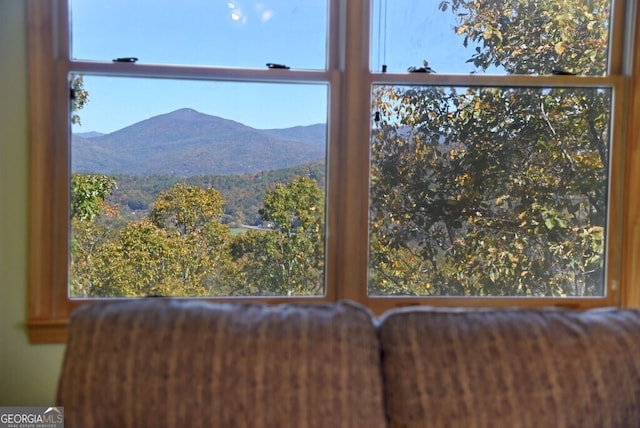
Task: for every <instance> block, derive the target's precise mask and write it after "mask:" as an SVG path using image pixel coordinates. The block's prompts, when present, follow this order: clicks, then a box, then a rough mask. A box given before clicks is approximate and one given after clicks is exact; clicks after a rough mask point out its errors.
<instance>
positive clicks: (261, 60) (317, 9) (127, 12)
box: [70, 0, 327, 69]
mask: <svg viewBox="0 0 640 428" xmlns="http://www.w3.org/2000/svg"><path fill="white" fill-rule="evenodd" d="M70 4H71V18H72V19H71V23H72V24H71V27H72V28H71V30H72V57H73V58H78V59H88V60H99V61H111V60H112V59H114V58H120V57H136V58H138V59H139V62H143V63H156V64H193V65H214V66H232V67H258V68H262V67H265V64H266V63H269V62H272V63H284V64H286V65H288V66H290V67H293V68H310V69H324V68H325V66H326V57H327V55H326V45H327V2H326V0H314V1H303V0H293V1H292V0H266V1H262V0H260V1H256V0H233V1H212V0H187V1H185V0H109V1H103V0H70Z"/></svg>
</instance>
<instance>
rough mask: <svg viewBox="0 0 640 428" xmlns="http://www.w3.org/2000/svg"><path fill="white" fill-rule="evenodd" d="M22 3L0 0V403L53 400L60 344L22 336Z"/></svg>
mask: <svg viewBox="0 0 640 428" xmlns="http://www.w3.org/2000/svg"><path fill="white" fill-rule="evenodd" d="M27 108H28V106H27V57H26V22H25V6H24V2H23V1H21V0H0V406H47V405H50V404H54V397H55V389H56V383H57V378H58V374H59V372H60V365H61V363H62V355H63V352H64V346H63V345H30V344H29V342H28V340H27V333H26V329H25V320H26V317H27V293H26V290H27V286H26V280H27V233H28V229H27V216H28V200H27V192H28V169H27V163H28V158H27V154H28V145H27V136H28V120H27Z"/></svg>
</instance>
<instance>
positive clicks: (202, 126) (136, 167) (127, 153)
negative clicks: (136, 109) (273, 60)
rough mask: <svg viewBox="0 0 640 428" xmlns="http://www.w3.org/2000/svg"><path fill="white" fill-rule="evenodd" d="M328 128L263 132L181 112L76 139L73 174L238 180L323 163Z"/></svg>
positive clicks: (77, 136) (203, 115)
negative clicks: (236, 177) (241, 176)
mask: <svg viewBox="0 0 640 428" xmlns="http://www.w3.org/2000/svg"><path fill="white" fill-rule="evenodd" d="M325 141H326V126H325V125H310V126H296V127H293V128H286V129H269V130H260V129H255V128H251V127H249V126H246V125H243V124H241V123H239V122H235V121H232V120H228V119H223V118H221V117H217V116H211V115H207V114H204V113H200V112H197V111H195V110H193V109H187V108H185V109H180V110H176V111H173V112H171V113H167V114H163V115H159V116H154V117H151V118H149V119H146V120H143V121H141V122H138V123H135V124H133V125H130V126H128V127H126V128H123V129H120V130H118V131H115V132H113V133H111V134H106V135H95V136H93V135H92V136H91V138H87V136H86V135H84V136H83V135H80V134H74V135H73V138H72V155H71V156H72V170H73V171H74V172H84V173H101V174H108V175H115V174H131V175H165V174H166V175H177V176H183V177H188V176H193V175H201V174H212V175H235V174H244V173H255V172H259V171H268V170H275V169H280V168H287V167H291V166H294V165H299V164H302V163H305V162H309V161H314V160H318V159H322V158H324V156H325Z"/></svg>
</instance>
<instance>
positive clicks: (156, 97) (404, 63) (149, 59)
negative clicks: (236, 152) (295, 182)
mask: <svg viewBox="0 0 640 428" xmlns="http://www.w3.org/2000/svg"><path fill="white" fill-rule="evenodd" d="M439 2H440V0H375V1H374V3H373V4H372V12H373V16H372V27H373V31H374V34H372V40H371V42H372V53H371V57H372V62H371V65H372V68H373V69H379V66H380V65H381V64H380V63H385V64H387V65H388V71H390V72H404V71H406V69H407V67H409V66H411V65H416V66H420V65H421V64H422V61H423V60H425V59H426V60H428V61H429V63H430V65H431V66H432V67H433V68H434V69H435V70H436V71H438V72H456V73H468V72H470V71H471V70H472V66H471V65H469V64H465V61H466V60H467V59H468V58H469V57H470V55H471V49H464V48H463V46H462V39H461V38H460V37H458V36H456V35H455V33H454V31H453V28H452V26H453V25H454V24H455V22H454V17H453V15H452V14H451V12H450V11H448V12H445V13H443V12H441V11H439V10H438V4H439ZM326 8H327V6H326V1H324V0H236V1H234V0H191V1H184V0H109V1H104V0H74V1H72V5H71V16H72V32H73V35H72V40H73V42H72V55H73V56H74V57H75V58H78V59H83V60H102V61H105V60H106V61H110V60H111V59H113V58H116V57H127V56H134V57H137V58H139V62H140V63H161V64H193V65H220V66H239V67H251V68H262V67H264V66H265V63H267V62H278V63H284V64H287V65H289V66H291V67H292V68H302V69H323V68H324V67H325V65H326V64H325V58H326V51H325V46H326V28H327V22H326V17H327V13H326ZM381 11H382V15H379V12H381ZM85 87H86V88H87V90H88V91H89V93H90V102H89V103H88V105H87V106H86V107H85V109H83V110H82V111H81V112H80V117H81V120H82V126H81V127H75V128H74V131H75V132H88V131H98V132H104V133H108V132H113V131H115V130H118V129H120V128H123V127H125V126H127V125H130V124H133V123H135V122H137V121H140V120H143V119H146V118H148V117H151V116H155V115H158V114H163V113H167V112H169V111H173V110H176V109H179V108H183V107H189V108H193V109H196V110H198V111H201V112H203V113H207V114H212V115H217V116H221V117H225V118H228V119H232V120H236V121H239V122H242V123H245V124H247V125H250V126H253V127H256V128H283V127H289V126H295V125H308V124H313V123H321V122H326V120H327V117H326V115H327V93H328V92H327V87H326V86H324V85H280V84H279V85H274V84H246V83H245V84H242V83H223V82H189V81H167V80H158V79H128V78H126V79H125V78H113V77H97V76H85Z"/></svg>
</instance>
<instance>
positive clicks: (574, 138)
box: [369, 85, 612, 296]
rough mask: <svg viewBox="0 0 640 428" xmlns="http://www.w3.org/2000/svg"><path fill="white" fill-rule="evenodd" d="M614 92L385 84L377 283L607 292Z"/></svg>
mask: <svg viewBox="0 0 640 428" xmlns="http://www.w3.org/2000/svg"><path fill="white" fill-rule="evenodd" d="M611 99H612V94H611V90H609V89H596V88H542V89H541V88H440V87H409V86H383V85H379V86H375V87H374V88H373V109H374V111H373V115H372V117H373V118H374V122H373V128H372V141H371V173H370V174H371V176H370V224H369V229H370V235H369V238H370V244H369V294H370V295H436V296H438V295H440V296H603V295H604V293H605V287H604V275H605V247H606V246H605V242H606V224H607V189H608V187H607V182H608V168H609V166H608V164H609V161H608V158H609V139H610V135H609V134H610V116H611Z"/></svg>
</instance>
